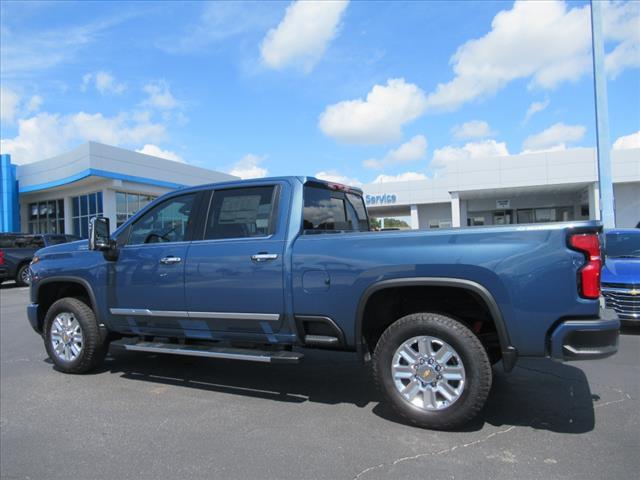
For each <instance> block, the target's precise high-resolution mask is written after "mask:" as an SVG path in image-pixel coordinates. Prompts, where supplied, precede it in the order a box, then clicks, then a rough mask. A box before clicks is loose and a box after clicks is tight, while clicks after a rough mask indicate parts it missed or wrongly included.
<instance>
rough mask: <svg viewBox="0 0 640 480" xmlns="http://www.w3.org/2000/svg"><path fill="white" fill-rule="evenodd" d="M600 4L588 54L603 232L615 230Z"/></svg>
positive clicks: (594, 10)
mask: <svg viewBox="0 0 640 480" xmlns="http://www.w3.org/2000/svg"><path fill="white" fill-rule="evenodd" d="M603 4H604V2H603V1H601V0H591V47H592V48H591V51H592V54H593V87H594V97H595V105H596V144H597V145H596V146H597V148H596V152H597V161H598V183H599V187H600V188H599V194H600V219H601V220H602V223H603V224H604V228H615V226H616V217H615V210H614V198H613V183H612V177H611V144H610V142H609V102H608V100H607V75H606V72H605V68H604V36H603V33H602V7H603Z"/></svg>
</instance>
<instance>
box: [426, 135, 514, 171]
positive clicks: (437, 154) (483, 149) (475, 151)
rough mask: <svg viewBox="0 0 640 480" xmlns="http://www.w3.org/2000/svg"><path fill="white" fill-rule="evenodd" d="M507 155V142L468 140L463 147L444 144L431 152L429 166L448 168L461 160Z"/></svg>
mask: <svg viewBox="0 0 640 480" xmlns="http://www.w3.org/2000/svg"><path fill="white" fill-rule="evenodd" d="M506 155H509V150H508V149H507V144H506V143H504V142H496V141H495V140H483V141H481V142H470V143H467V144H466V145H464V146H463V147H453V146H446V147H442V148H439V149H437V150H435V151H434V152H433V158H432V159H431V163H430V166H431V167H432V168H434V169H443V168H448V167H450V166H451V164H453V163H456V162H458V161H461V160H469V159H477V158H487V157H497V156H506Z"/></svg>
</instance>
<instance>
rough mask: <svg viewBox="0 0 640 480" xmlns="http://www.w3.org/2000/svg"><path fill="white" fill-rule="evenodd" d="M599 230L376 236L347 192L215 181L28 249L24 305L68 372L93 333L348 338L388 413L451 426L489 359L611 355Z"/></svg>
mask: <svg viewBox="0 0 640 480" xmlns="http://www.w3.org/2000/svg"><path fill="white" fill-rule="evenodd" d="M600 235H601V226H600V225H599V224H597V223H594V222H576V223H559V224H549V225H544V226H543V225H517V226H499V227H487V228H485V227H478V228H466V229H458V230H438V231H428V232H427V231H387V232H375V231H371V229H370V222H369V217H368V214H367V210H366V208H365V204H364V201H363V198H362V191H361V190H359V189H356V188H351V187H347V186H344V185H340V184H335V183H329V182H324V181H321V180H318V179H315V178H311V177H283V178H270V179H259V180H249V181H237V182H228V183H219V184H213V185H206V186H200V187H193V188H186V189H182V190H179V191H175V192H172V193H170V194H167V195H165V196H164V197H161V198H159V199H157V200H156V201H155V202H153V203H152V204H150V205H148V206H147V207H146V208H145V209H144V210H142V211H140V212H139V213H137V214H136V215H135V216H134V217H133V218H131V219H130V220H129V221H128V222H127V223H125V224H124V225H122V226H121V227H120V228H118V229H117V230H116V231H115V232H114V233H113V234H111V233H110V232H109V221H108V219H106V218H96V219H94V220H93V221H92V228H91V235H90V238H89V241H88V242H87V241H80V242H74V243H70V244H64V245H57V246H53V247H49V248H45V249H43V250H40V251H39V252H38V253H37V255H36V256H35V258H34V259H33V263H32V265H31V270H32V284H31V304H30V305H29V306H28V310H27V312H28V318H29V321H30V323H31V325H32V326H33V328H34V329H35V330H36V332H38V333H39V334H40V335H42V337H43V339H44V345H45V348H46V350H47V352H48V354H49V356H50V357H51V359H52V361H53V362H54V364H55V365H56V367H57V369H58V370H60V371H62V372H67V373H83V372H87V371H90V370H91V369H93V368H95V367H96V366H97V365H98V364H99V363H100V362H101V361H102V359H103V357H104V355H105V353H106V351H107V350H108V347H109V345H111V347H117V348H121V349H126V350H129V351H139V352H154V353H164V354H174V355H193V356H201V357H213V358H224V359H236V360H244V361H255V362H270V363H298V362H300V361H301V360H302V358H303V354H304V349H301V348H298V347H305V348H323V349H330V350H342V351H353V352H357V355H358V357H359V358H360V359H361V360H362V361H363V364H367V363H370V364H371V366H372V368H373V373H374V375H373V377H374V379H375V381H376V383H377V384H378V386H379V388H380V390H381V392H382V394H383V396H384V398H385V400H386V401H387V402H389V403H390V404H391V405H392V406H393V407H394V408H395V409H396V410H397V412H398V413H399V414H400V415H402V416H404V417H406V418H407V419H408V420H409V421H411V422H413V423H414V424H416V425H419V426H422V427H427V428H435V429H451V428H456V427H459V426H460V425H462V424H464V423H466V422H467V421H469V420H470V419H471V418H473V417H474V416H475V415H476V414H477V412H478V411H479V410H480V409H481V408H482V406H483V405H484V403H485V401H486V399H487V396H488V393H489V390H490V387H491V382H492V364H494V363H497V362H499V361H502V365H503V368H504V369H505V370H507V371H509V370H511V369H512V368H513V367H514V364H515V363H516V361H517V359H518V358H519V357H552V358H554V359H557V360H578V359H593V358H603V357H607V356H609V355H612V354H614V353H615V352H616V350H617V344H618V328H619V321H618V318H617V316H616V315H615V312H613V311H612V310H605V309H602V308H601V303H600V301H599V298H600V272H601V267H602V257H601V249H600ZM363 368H364V365H363Z"/></svg>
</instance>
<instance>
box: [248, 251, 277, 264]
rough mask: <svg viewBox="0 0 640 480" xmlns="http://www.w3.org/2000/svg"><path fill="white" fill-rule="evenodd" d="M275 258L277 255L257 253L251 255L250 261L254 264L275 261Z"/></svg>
mask: <svg viewBox="0 0 640 480" xmlns="http://www.w3.org/2000/svg"><path fill="white" fill-rule="evenodd" d="M276 258H278V254H277V253H257V254H255V255H251V260H253V261H254V262H267V261H269V260H275V259H276Z"/></svg>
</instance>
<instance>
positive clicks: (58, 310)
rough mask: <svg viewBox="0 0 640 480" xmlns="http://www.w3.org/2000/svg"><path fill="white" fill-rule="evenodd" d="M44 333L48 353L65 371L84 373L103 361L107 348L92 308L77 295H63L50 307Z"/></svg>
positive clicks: (57, 365)
mask: <svg viewBox="0 0 640 480" xmlns="http://www.w3.org/2000/svg"><path fill="white" fill-rule="evenodd" d="M44 333H45V334H44V345H45V348H46V349H47V353H48V354H49V357H50V358H51V360H52V361H53V363H54V364H55V366H56V367H57V368H58V369H59V370H61V371H63V372H64V373H85V372H88V371H89V370H92V369H94V368H95V367H97V366H98V365H99V364H100V363H101V362H102V360H103V359H104V356H105V354H106V351H107V348H108V343H107V340H106V339H104V338H102V335H101V334H100V330H99V328H98V322H97V321H96V316H95V314H94V313H93V310H91V308H90V307H89V306H88V305H87V304H86V303H84V302H83V301H81V300H79V299H77V298H71V297H66V298H61V299H60V300H57V301H56V302H54V303H53V305H51V307H49V310H48V311H47V315H46V316H45V320H44Z"/></svg>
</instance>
